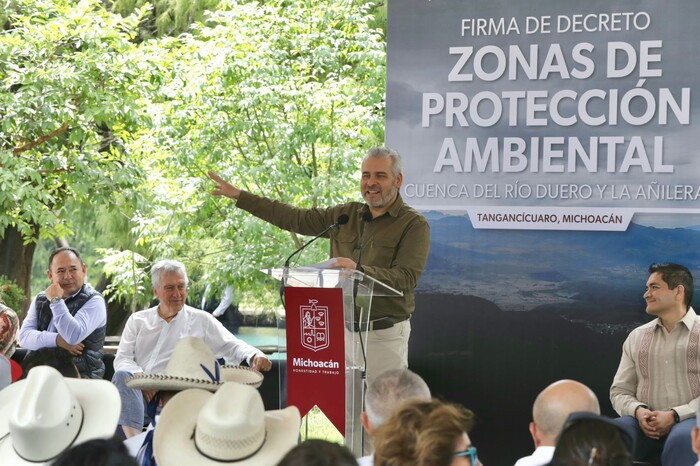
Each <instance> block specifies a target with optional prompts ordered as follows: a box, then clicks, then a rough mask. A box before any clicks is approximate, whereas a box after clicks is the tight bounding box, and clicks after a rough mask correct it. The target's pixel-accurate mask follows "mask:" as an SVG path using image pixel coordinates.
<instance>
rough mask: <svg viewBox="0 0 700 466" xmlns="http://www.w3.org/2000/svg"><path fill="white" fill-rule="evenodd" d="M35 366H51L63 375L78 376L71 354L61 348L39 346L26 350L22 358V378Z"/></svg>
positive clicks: (76, 377) (75, 377)
mask: <svg viewBox="0 0 700 466" xmlns="http://www.w3.org/2000/svg"><path fill="white" fill-rule="evenodd" d="M37 366H51V367H53V368H54V369H56V370H57V371H58V372H59V373H60V374H61V375H62V376H64V377H71V378H74V379H79V378H80V372H79V371H78V367H77V366H76V365H75V362H74V361H73V356H71V354H70V353H69V352H68V350H65V349H63V348H59V347H56V348H41V349H38V350H36V351H30V352H28V353H27V355H26V356H25V357H24V359H22V371H23V372H24V375H23V376H22V378H27V375H28V374H29V371H30V370H31V369H32V368H33V367H37Z"/></svg>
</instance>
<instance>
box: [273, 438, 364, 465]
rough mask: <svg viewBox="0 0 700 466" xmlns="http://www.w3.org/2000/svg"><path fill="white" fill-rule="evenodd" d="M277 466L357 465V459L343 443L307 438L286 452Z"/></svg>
mask: <svg viewBox="0 0 700 466" xmlns="http://www.w3.org/2000/svg"><path fill="white" fill-rule="evenodd" d="M277 466H357V460H356V459H355V457H354V456H352V453H351V452H350V450H348V449H347V448H345V447H344V446H343V445H339V444H337V443H333V442H328V441H326V440H320V439H309V440H306V441H305V442H304V443H302V444H300V445H297V446H296V447H294V448H292V449H291V450H290V451H289V452H287V454H286V455H285V456H284V458H282V460H281V461H280V462H279V463H277Z"/></svg>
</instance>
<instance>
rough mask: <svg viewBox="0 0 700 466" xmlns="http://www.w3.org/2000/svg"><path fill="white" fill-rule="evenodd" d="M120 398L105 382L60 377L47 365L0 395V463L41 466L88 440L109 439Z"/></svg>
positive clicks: (117, 413) (6, 465)
mask: <svg viewBox="0 0 700 466" xmlns="http://www.w3.org/2000/svg"><path fill="white" fill-rule="evenodd" d="M120 410H121V399H120V398H119V391H118V390H117V387H116V386H115V385H113V384H112V383H111V382H109V381H107V380H99V379H72V378H65V377H63V376H62V375H61V374H60V373H59V372H58V371H57V370H56V369H54V368H53V367H50V366H37V367H35V368H33V369H32V370H31V371H30V372H29V375H28V376H27V378H26V379H23V380H19V381H17V382H15V383H13V384H11V385H10V386H8V387H6V388H5V389H3V390H2V391H0V439H2V440H0V463H2V465H3V466H15V465H22V466H27V465H32V466H37V465H42V464H47V463H50V462H52V461H53V460H54V459H55V458H56V457H57V456H58V455H60V454H61V453H63V452H64V451H66V450H68V449H69V448H71V447H73V446H75V445H79V444H81V443H83V442H86V441H88V440H92V439H97V438H110V437H112V436H113V435H114V432H115V429H116V428H117V424H118V422H119V412H120Z"/></svg>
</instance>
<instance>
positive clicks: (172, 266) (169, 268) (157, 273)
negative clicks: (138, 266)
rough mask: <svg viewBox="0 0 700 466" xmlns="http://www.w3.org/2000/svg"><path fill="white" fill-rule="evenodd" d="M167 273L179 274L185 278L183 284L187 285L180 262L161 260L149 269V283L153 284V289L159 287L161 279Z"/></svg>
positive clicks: (185, 273) (183, 268) (185, 271)
mask: <svg viewBox="0 0 700 466" xmlns="http://www.w3.org/2000/svg"><path fill="white" fill-rule="evenodd" d="M168 273H176V274H181V275H183V276H184V277H185V283H189V280H188V279H187V269H185V264H183V263H182V262H180V261H176V260H175V259H163V260H159V261H158V262H156V263H155V264H153V267H151V283H152V284H153V287H154V288H158V287H160V279H161V277H162V276H163V275H164V274H168Z"/></svg>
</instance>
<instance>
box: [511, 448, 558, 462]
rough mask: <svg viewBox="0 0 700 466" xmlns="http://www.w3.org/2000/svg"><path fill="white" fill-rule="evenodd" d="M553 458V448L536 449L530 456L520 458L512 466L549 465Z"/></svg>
mask: <svg viewBox="0 0 700 466" xmlns="http://www.w3.org/2000/svg"><path fill="white" fill-rule="evenodd" d="M552 456H554V447H537V448H536V449H535V451H534V452H533V453H532V455H530V456H525V457H523V458H520V459H519V460H518V461H516V462H515V465H514V466H543V465H546V464H549V463H550V461H552Z"/></svg>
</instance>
